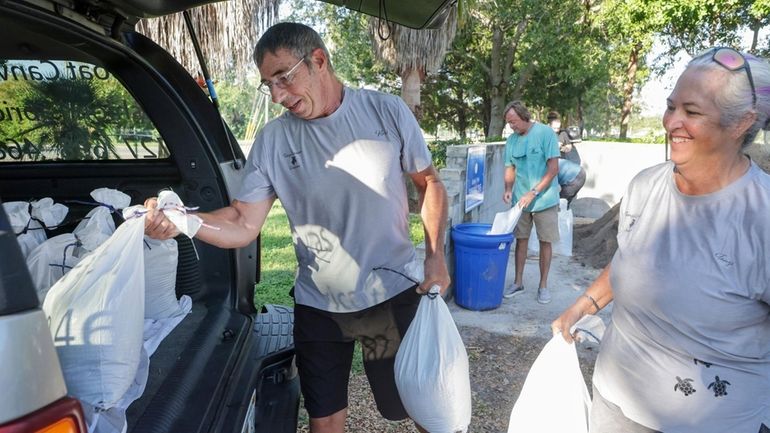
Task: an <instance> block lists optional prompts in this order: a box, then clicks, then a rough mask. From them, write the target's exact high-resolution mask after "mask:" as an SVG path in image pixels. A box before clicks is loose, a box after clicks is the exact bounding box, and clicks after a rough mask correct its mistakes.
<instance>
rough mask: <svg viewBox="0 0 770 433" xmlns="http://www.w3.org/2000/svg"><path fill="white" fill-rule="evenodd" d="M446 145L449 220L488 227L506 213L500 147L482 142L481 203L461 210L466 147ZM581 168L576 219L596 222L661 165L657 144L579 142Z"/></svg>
mask: <svg viewBox="0 0 770 433" xmlns="http://www.w3.org/2000/svg"><path fill="white" fill-rule="evenodd" d="M471 146H473V145H463V146H449V147H448V148H447V165H446V168H443V169H441V179H442V180H443V181H444V183H445V184H446V187H447V194H448V195H449V220H450V222H451V224H459V223H462V222H484V223H491V222H492V220H493V219H494V217H495V213H497V212H501V211H503V210H507V209H508V206H507V205H506V204H505V203H503V200H502V197H503V190H504V185H503V172H504V161H503V153H504V149H505V144H504V143H486V148H487V157H486V166H485V167H484V169H485V173H484V202H483V203H482V204H481V206H479V207H477V208H475V209H472V210H471V211H470V212H468V213H466V212H465V170H466V165H467V155H468V147H471ZM576 147H577V149H578V152H579V153H580V157H581V165H582V166H583V168H584V169H585V170H586V183H585V185H584V186H583V188H582V189H581V190H580V192H579V193H578V195H577V199H576V200H575V202H574V203H573V212H574V214H575V216H583V217H590V218H599V217H601V216H602V215H603V214H604V212H606V211H607V210H608V209H609V208H610V207H612V206H614V205H615V204H617V203H619V202H620V199H621V198H622V196H623V194H624V193H625V190H626V187H627V186H628V183H629V182H630V181H631V179H632V178H633V177H634V176H635V175H636V174H637V173H638V172H639V171H641V170H642V169H644V168H646V167H649V166H652V165H655V164H658V163H660V162H663V161H665V146H664V145H662V144H639V143H620V142H600V141H584V142H582V143H579V144H577V145H576Z"/></svg>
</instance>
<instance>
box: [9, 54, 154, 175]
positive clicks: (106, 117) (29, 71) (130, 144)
mask: <svg viewBox="0 0 770 433" xmlns="http://www.w3.org/2000/svg"><path fill="white" fill-rule="evenodd" d="M168 157H169V151H168V148H167V147H166V145H165V144H164V142H163V140H162V139H161V137H160V134H159V133H158V131H157V130H156V129H155V127H154V126H153V124H152V122H150V120H149V118H148V117H147V116H146V114H145V113H144V111H143V110H142V109H141V107H140V106H139V104H137V102H136V100H134V98H133V97H132V96H131V94H130V93H129V92H128V91H126V89H125V88H124V87H123V85H122V84H121V83H120V81H119V80H117V79H116V78H115V77H114V76H113V75H112V74H110V72H109V71H108V70H106V69H105V68H103V67H101V66H98V65H93V64H89V63H84V62H79V61H71V60H13V59H0V164H2V163H8V162H12V163H20V162H21V163H23V162H39V161H90V160H145V161H146V160H152V159H166V158H168Z"/></svg>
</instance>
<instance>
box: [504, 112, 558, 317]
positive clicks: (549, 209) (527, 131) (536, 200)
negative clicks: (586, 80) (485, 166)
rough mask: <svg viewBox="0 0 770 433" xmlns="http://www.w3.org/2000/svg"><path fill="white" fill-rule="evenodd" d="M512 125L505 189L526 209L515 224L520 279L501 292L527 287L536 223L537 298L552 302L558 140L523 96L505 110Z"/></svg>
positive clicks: (508, 294)
mask: <svg viewBox="0 0 770 433" xmlns="http://www.w3.org/2000/svg"><path fill="white" fill-rule="evenodd" d="M503 115H504V116H505V121H506V122H508V125H510V127H511V128H512V129H513V134H511V135H510V136H508V140H507V141H506V143H505V178H504V180H505V193H503V201H504V202H506V203H511V201H512V199H513V200H514V201H515V203H516V204H517V205H518V206H520V207H521V209H522V210H523V212H522V214H521V218H520V219H519V222H518V224H517V225H516V230H515V231H514V235H515V237H516V260H515V263H516V278H515V280H514V284H513V287H510V288H508V289H507V290H506V291H505V293H504V294H503V296H505V297H506V298H510V297H513V296H514V295H516V294H518V293H521V292H522V291H523V290H524V285H523V283H522V278H523V276H524V264H525V263H526V260H527V243H528V242H529V234H530V232H531V231H532V224H533V223H534V224H535V228H536V229H537V237H538V240H539V241H540V284H539V286H538V289H537V302H539V303H541V304H547V303H549V302H551V294H550V292H549V291H548V271H549V269H550V267H551V255H552V252H551V244H552V243H553V242H556V241H558V240H559V222H558V221H559V218H558V213H557V212H558V205H559V185H558V182H557V179H556V176H557V174H558V172H559V165H558V159H559V155H560V154H559V144H558V138H557V137H556V134H555V133H554V132H553V130H552V129H551V128H550V127H549V126H547V125H544V124H542V123H538V122H534V121H533V120H532V116H531V115H530V113H529V110H527V107H526V106H524V104H523V103H522V102H521V101H513V102H511V103H509V104H508V105H507V106H506V107H505V111H504V112H503Z"/></svg>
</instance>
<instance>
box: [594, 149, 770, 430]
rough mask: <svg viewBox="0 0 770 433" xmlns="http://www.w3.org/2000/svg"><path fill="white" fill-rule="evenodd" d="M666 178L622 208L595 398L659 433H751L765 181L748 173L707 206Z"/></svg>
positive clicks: (664, 172)
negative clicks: (609, 314)
mask: <svg viewBox="0 0 770 433" xmlns="http://www.w3.org/2000/svg"><path fill="white" fill-rule="evenodd" d="M673 169H674V166H673V164H672V163H670V162H667V163H663V164H660V165H657V166H654V167H651V168H649V169H646V170H644V171H642V172H641V173H640V174H638V175H637V176H636V177H635V178H634V180H632V182H631V184H630V186H629V189H628V192H627V193H626V195H625V196H624V198H623V201H622V204H621V209H620V221H619V227H618V250H617V252H616V253H615V256H614V258H613V260H612V266H611V270H610V281H611V284H612V290H613V294H614V305H613V309H612V323H611V325H610V326H609V327H608V330H607V332H606V333H605V335H604V340H603V341H602V345H601V348H600V352H599V356H598V359H597V362H596V368H595V373H594V384H595V386H596V388H597V389H598V390H599V392H600V393H601V395H602V396H603V397H604V398H605V399H607V400H608V401H610V402H612V403H614V404H616V405H618V406H619V407H620V408H621V409H622V411H623V413H624V414H625V415H626V416H627V417H628V418H630V419H632V420H633V421H636V422H638V423H640V424H642V425H644V426H647V427H649V428H653V429H656V430H659V431H664V432H666V433H684V432H693V433H695V432H698V433H703V432H720V433H744V432H745V433H754V432H757V431H759V429H760V425H761V423H763V422H764V423H767V420H768V419H769V418H770V306H769V305H768V302H769V301H770V290H769V289H770V255H768V253H770V219H769V218H770V176H768V175H767V174H765V173H764V172H762V170H761V169H759V168H758V167H757V166H756V165H755V164H753V163H752V164H751V167H750V168H749V170H748V172H747V173H746V174H745V175H743V176H742V177H741V178H740V179H738V180H737V181H735V182H733V183H732V184H730V185H728V186H727V187H725V188H723V189H722V190H720V191H717V192H715V193H712V194H707V195H700V196H688V195H684V194H682V193H681V192H680V191H679V190H678V188H677V187H676V184H675V182H674V179H673V175H674V171H673Z"/></svg>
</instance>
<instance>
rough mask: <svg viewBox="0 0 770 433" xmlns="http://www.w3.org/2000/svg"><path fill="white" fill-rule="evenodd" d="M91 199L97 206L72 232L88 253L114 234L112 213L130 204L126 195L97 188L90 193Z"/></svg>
mask: <svg viewBox="0 0 770 433" xmlns="http://www.w3.org/2000/svg"><path fill="white" fill-rule="evenodd" d="M91 197H92V198H93V199H94V200H95V201H96V203H97V204H98V206H97V207H95V208H94V209H91V211H90V212H88V214H87V215H86V216H85V218H83V220H82V221H80V223H79V224H78V225H77V227H75V230H73V231H72V232H73V233H74V234H75V235H76V236H77V237H78V239H80V242H82V243H83V248H85V249H86V250H88V251H93V250H95V249H96V248H97V247H98V246H99V245H101V244H102V243H103V242H104V241H106V240H107V238H109V237H110V236H111V235H112V233H114V232H115V222H114V221H113V220H112V213H113V212H116V211H117V210H119V209H123V208H125V207H127V206H128V205H129V204H130V203H131V197H129V196H128V195H127V194H124V193H122V192H120V191H118V190H116V189H110V188H97V189H95V190H93V191H91Z"/></svg>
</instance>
